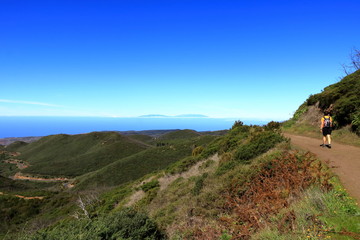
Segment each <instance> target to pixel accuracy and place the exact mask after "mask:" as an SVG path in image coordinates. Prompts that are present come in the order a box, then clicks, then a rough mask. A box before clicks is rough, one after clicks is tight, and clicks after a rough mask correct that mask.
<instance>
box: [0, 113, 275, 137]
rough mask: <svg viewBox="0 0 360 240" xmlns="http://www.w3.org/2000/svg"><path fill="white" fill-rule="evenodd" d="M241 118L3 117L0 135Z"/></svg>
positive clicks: (197, 124)
mask: <svg viewBox="0 0 360 240" xmlns="http://www.w3.org/2000/svg"><path fill="white" fill-rule="evenodd" d="M236 120H239V119H234V118H233V119H231V118H175V117H165V118H142V117H136V118H107V117H0V138H6V137H30V136H31V137H37V136H47V135H53V134H60V133H63V134H81V133H88V132H94V131H131V130H134V131H141V130H167V129H192V130H196V131H216V130H224V129H230V128H231V126H232V125H233V123H234V122H235V121H236ZM240 120H241V121H243V122H244V123H245V124H253V125H263V124H266V123H267V122H269V121H265V120H264V121H261V120H254V119H244V120H243V119H240Z"/></svg>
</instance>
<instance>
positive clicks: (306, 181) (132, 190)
mask: <svg viewBox="0 0 360 240" xmlns="http://www.w3.org/2000/svg"><path fill="white" fill-rule="evenodd" d="M279 127H280V124H279V123H274V122H271V123H269V124H268V125H267V126H264V127H259V126H245V125H243V124H242V122H240V121H238V122H236V123H235V124H234V126H233V128H232V129H231V130H230V131H229V132H228V134H226V135H224V136H222V137H219V138H216V139H214V140H213V141H212V142H211V143H207V144H204V145H199V144H200V143H201V140H200V139H201V136H200V139H199V137H195V138H190V139H192V140H191V144H196V147H195V145H194V146H193V147H195V148H193V150H192V152H191V151H190V152H189V153H190V155H189V156H187V157H184V158H179V159H178V160H176V161H174V162H173V163H172V164H171V165H168V167H167V168H166V169H164V170H160V171H157V172H153V173H151V174H148V175H146V176H143V177H142V178H140V179H138V180H136V181H132V182H131V181H129V182H128V183H127V184H121V185H118V186H117V187H115V188H113V189H112V190H108V191H106V192H103V193H102V194H101V195H98V196H97V197H94V195H93V193H89V192H83V193H81V194H80V195H79V197H78V200H77V204H75V206H73V207H74V210H73V214H71V217H70V216H69V217H67V218H65V219H64V220H62V221H60V222H58V223H57V224H54V225H52V226H50V227H48V228H46V229H40V230H39V231H38V232H36V233H33V234H31V235H29V234H26V235H25V234H20V235H19V236H18V237H19V239H23V240H27V239H69V240H72V239H74V240H75V239H173V240H175V239H204V240H205V239H274V240H275V239H284V240H285V239H328V238H330V237H331V238H333V239H352V236H356V235H357V234H359V232H360V229H359V225H358V223H359V221H360V215H359V213H360V212H359V208H357V206H356V205H355V203H354V201H353V200H352V199H350V198H349V197H348V195H347V194H346V192H345V191H344V190H343V189H342V187H341V185H340V184H339V182H338V181H337V180H336V178H334V177H333V176H332V174H331V172H329V171H328V170H327V169H326V167H325V166H324V165H323V164H322V163H320V162H319V161H318V160H317V159H316V157H315V156H313V155H311V154H309V153H303V152H298V151H295V150H293V149H292V148H291V145H290V144H289V142H288V140H287V139H286V138H284V137H283V136H282V134H281V132H280V130H279ZM180 135H181V134H180ZM195 139H197V141H196V140H195ZM169 141H170V142H172V143H171V144H170V143H169V145H167V144H166V145H165V146H160V147H158V148H155V149H159V150H161V151H163V150H166V148H168V149H171V146H175V144H174V142H173V141H175V142H176V141H180V142H178V144H184V142H181V141H185V140H184V139H182V140H179V139H178V140H175V139H171V140H169ZM199 141H200V142H199ZM188 144H190V143H188ZM188 146H189V145H188ZM190 149H191V148H190ZM152 150H153V149H148V150H146V151H143V152H141V153H137V154H136V155H139V154H144V153H145V152H147V151H152ZM161 151H160V152H161ZM172 151H176V150H172ZM135 159H136V158H134V159H133V160H134V161H135ZM217 159H218V160H217ZM113 164H115V163H113ZM137 164H140V162H137V163H136V165H137ZM143 167H144V166H143ZM143 167H142V168H143ZM106 174H108V173H106ZM100 176H101V174H99V175H98V176H97V177H100ZM80 203H82V204H80ZM74 212H75V214H74Z"/></svg>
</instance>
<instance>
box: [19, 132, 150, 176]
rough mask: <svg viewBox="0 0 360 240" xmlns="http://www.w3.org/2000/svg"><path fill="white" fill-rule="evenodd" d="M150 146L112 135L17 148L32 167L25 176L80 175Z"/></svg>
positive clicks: (61, 137) (59, 138) (60, 137)
mask: <svg viewBox="0 0 360 240" xmlns="http://www.w3.org/2000/svg"><path fill="white" fill-rule="evenodd" d="M148 147H149V146H147V145H145V144H143V143H141V142H139V141H134V140H132V139H130V138H128V137H124V136H121V135H119V134H117V133H112V132H106V133H101V132H93V133H89V134H80V135H54V136H49V137H44V138H42V139H40V140H39V141H37V142H34V143H30V144H28V145H26V146H24V147H21V148H19V149H18V150H19V151H20V152H21V156H20V158H21V159H23V160H25V161H28V162H29V163H30V164H31V166H30V167H29V168H27V169H24V170H23V172H24V173H31V174H42V175H55V176H59V175H61V176H70V177H74V176H79V175H82V174H85V173H88V172H91V171H95V170H97V169H100V168H102V167H104V166H106V165H108V164H110V163H112V162H114V161H116V160H118V159H121V158H125V157H128V156H130V155H133V154H135V153H138V152H141V151H143V150H145V149H147V148H148Z"/></svg>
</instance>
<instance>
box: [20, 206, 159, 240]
mask: <svg viewBox="0 0 360 240" xmlns="http://www.w3.org/2000/svg"><path fill="white" fill-rule="evenodd" d="M47 239H53V240H57V239H67V240H81V239H83V240H95V239H96V240H98V239H114V240H115V239H119V240H120V239H122V240H132V239H144V240H156V239H159V240H160V239H166V237H165V234H163V233H162V232H161V231H160V230H159V229H158V227H157V225H156V224H155V223H154V221H152V220H151V219H150V218H149V217H148V216H147V215H146V214H144V213H141V212H136V211H134V210H132V209H123V210H121V211H116V212H114V213H111V214H108V215H104V216H100V217H97V218H95V219H78V220H71V221H65V222H63V223H61V224H59V225H57V226H55V227H53V228H49V229H46V230H41V231H39V232H38V233H36V234H34V235H30V236H25V235H24V236H22V237H20V240H47Z"/></svg>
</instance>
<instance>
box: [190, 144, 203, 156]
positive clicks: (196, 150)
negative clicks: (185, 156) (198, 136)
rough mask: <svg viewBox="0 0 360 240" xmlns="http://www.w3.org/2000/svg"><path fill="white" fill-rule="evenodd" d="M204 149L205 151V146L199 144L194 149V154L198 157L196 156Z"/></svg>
mask: <svg viewBox="0 0 360 240" xmlns="http://www.w3.org/2000/svg"><path fill="white" fill-rule="evenodd" d="M203 151H204V147H203V146H198V147H196V148H194V150H193V151H192V156H194V157H196V156H198V155H200V154H201V153H202V152H203Z"/></svg>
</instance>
